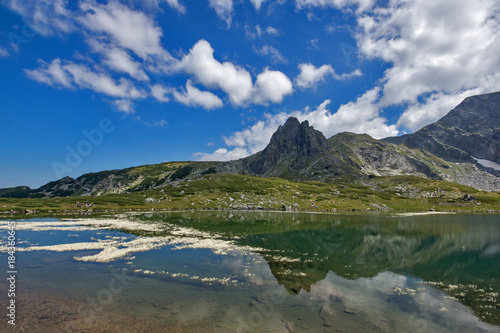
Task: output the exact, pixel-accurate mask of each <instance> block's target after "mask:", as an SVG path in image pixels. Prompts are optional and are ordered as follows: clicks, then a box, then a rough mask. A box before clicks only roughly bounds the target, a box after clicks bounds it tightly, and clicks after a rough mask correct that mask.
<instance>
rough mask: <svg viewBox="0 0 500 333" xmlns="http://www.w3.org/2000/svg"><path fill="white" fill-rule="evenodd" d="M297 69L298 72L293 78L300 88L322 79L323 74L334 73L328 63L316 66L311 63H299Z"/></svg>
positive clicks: (307, 86) (312, 84)
mask: <svg viewBox="0 0 500 333" xmlns="http://www.w3.org/2000/svg"><path fill="white" fill-rule="evenodd" d="M299 69H300V74H299V75H298V76H297V77H296V78H295V80H294V82H295V85H297V86H298V87H300V88H309V87H313V86H315V85H316V83H318V82H319V81H323V80H324V79H325V76H327V75H333V74H334V73H335V71H334V70H333V68H332V66H330V65H323V66H321V67H319V68H317V67H314V65H312V64H300V65H299Z"/></svg>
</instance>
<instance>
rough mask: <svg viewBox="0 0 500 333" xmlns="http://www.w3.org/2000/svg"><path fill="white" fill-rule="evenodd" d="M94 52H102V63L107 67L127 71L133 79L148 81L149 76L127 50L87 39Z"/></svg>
mask: <svg viewBox="0 0 500 333" xmlns="http://www.w3.org/2000/svg"><path fill="white" fill-rule="evenodd" d="M89 44H90V45H91V47H92V48H93V50H94V52H97V53H100V54H102V56H103V57H104V64H106V65H107V66H108V67H109V68H111V69H113V70H115V71H118V72H122V73H127V74H129V75H130V76H131V77H133V78H134V79H137V80H140V81H149V77H148V76H147V74H146V73H145V72H144V70H143V69H142V65H141V64H140V63H139V62H137V61H135V60H134V59H133V58H132V57H131V56H130V54H128V53H127V51H125V50H123V49H120V48H117V47H114V46H113V45H105V44H103V43H100V42H99V41H97V40H95V39H93V40H90V41H89Z"/></svg>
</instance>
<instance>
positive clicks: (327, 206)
mask: <svg viewBox="0 0 500 333" xmlns="http://www.w3.org/2000/svg"><path fill="white" fill-rule="evenodd" d="M177 170H182V169H177ZM188 171H189V170H184V172H188ZM178 176H179V181H178V182H176V183H175V184H173V185H167V186H164V187H159V188H154V189H149V190H145V191H130V192H126V193H120V194H106V195H93V196H70V197H60V198H0V212H4V213H7V212H9V211H18V212H26V211H28V212H30V211H36V212H57V211H64V210H78V211H80V210H81V211H89V210H93V211H99V210H107V209H119V210H126V209H133V210H150V209H155V210H157V209H181V210H182V209H275V210H280V209H282V206H283V205H285V206H287V207H289V208H292V209H295V210H312V211H325V210H326V211H335V210H342V211H345V210H364V211H366V210H372V211H373V210H401V211H426V210H429V209H434V210H436V211H440V210H443V211H448V210H457V211H495V212H498V211H499V210H500V193H499V192H483V191H478V190H476V189H473V188H471V187H467V186H464V185H459V184H455V183H450V182H445V181H438V180H429V179H425V178H420V177H415V176H387V177H375V176H371V177H366V178H362V179H361V178H339V179H337V180H335V181H334V182H330V183H325V182H314V181H307V182H295V181H289V180H285V179H282V178H262V177H255V176H249V175H235V174H205V175H201V176H198V177H196V178H192V179H188V178H182V174H179V175H178ZM171 177H172V175H171ZM465 194H470V195H472V196H473V197H474V199H473V200H469V201H465V200H463V197H464V195H465ZM77 203H78V204H77ZM87 203H88V205H87Z"/></svg>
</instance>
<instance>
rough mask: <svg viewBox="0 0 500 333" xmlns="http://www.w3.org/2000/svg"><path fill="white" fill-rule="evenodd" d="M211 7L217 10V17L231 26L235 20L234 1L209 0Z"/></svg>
mask: <svg viewBox="0 0 500 333" xmlns="http://www.w3.org/2000/svg"><path fill="white" fill-rule="evenodd" d="M208 3H209V5H210V7H212V8H213V9H214V10H215V13H217V16H218V17H219V18H220V19H221V20H224V21H226V23H227V26H228V27H230V26H231V21H232V18H233V0H208Z"/></svg>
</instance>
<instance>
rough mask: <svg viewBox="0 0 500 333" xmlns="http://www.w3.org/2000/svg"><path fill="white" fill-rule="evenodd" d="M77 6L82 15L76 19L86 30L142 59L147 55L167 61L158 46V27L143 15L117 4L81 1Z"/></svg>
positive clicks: (159, 33) (159, 30)
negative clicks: (107, 39)
mask: <svg viewBox="0 0 500 333" xmlns="http://www.w3.org/2000/svg"><path fill="white" fill-rule="evenodd" d="M80 7H81V9H82V10H83V11H84V12H85V14H84V15H83V16H82V17H81V18H80V21H81V23H82V24H83V25H84V26H85V27H86V28H87V29H89V30H91V31H93V32H95V33H100V34H102V35H103V37H108V38H109V39H110V41H111V42H112V43H113V44H116V45H118V46H120V47H122V48H126V49H129V50H131V51H132V52H134V53H135V54H136V55H138V56H139V57H141V58H142V59H148V58H150V57H151V56H160V57H164V58H170V54H169V53H168V52H167V51H166V50H164V49H163V48H162V46H161V37H162V35H163V33H162V30H161V28H160V27H159V26H157V25H156V24H155V22H153V20H152V19H151V18H150V17H148V16H147V15H146V14H145V13H143V12H141V11H134V10H132V9H130V8H128V7H126V6H124V5H122V4H120V3H118V2H110V3H108V4H105V5H101V4H97V3H90V2H83V3H81V5H80Z"/></svg>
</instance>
